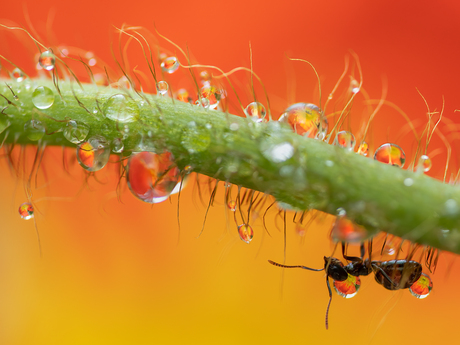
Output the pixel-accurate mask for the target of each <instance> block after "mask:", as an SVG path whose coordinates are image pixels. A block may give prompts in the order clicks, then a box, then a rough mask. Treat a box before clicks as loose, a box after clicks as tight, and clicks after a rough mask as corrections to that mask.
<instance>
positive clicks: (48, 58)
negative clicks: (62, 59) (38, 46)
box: [38, 50, 56, 71]
mask: <svg viewBox="0 0 460 345" xmlns="http://www.w3.org/2000/svg"><path fill="white" fill-rule="evenodd" d="M38 63H39V64H40V66H41V67H42V68H44V69H46V70H47V71H51V70H52V69H53V68H54V65H55V64H56V56H55V55H54V54H53V53H52V52H51V51H49V50H47V51H44V52H43V53H41V54H40V57H39V58H38Z"/></svg>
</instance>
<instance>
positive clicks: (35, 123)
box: [24, 120, 45, 141]
mask: <svg viewBox="0 0 460 345" xmlns="http://www.w3.org/2000/svg"><path fill="white" fill-rule="evenodd" d="M24 132H25V134H26V135H27V138H29V140H32V141H38V140H40V139H41V138H43V136H44V135H45V126H43V124H42V123H41V121H39V120H29V121H27V122H26V123H25V124H24Z"/></svg>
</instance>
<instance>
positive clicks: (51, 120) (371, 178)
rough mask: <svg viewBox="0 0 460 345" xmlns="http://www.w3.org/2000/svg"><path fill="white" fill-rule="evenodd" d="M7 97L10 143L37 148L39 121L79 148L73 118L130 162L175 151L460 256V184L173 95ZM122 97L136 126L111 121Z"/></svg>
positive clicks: (25, 91)
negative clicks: (144, 154)
mask: <svg viewBox="0 0 460 345" xmlns="http://www.w3.org/2000/svg"><path fill="white" fill-rule="evenodd" d="M8 86H9V87H8ZM38 86H46V87H48V88H50V89H51V90H52V91H53V92H54V103H53V105H52V106H50V107H49V108H48V109H42V110H40V109H37V107H36V106H35V105H34V103H33V92H34V90H35V88H36V87H38ZM0 93H1V95H3V97H0V106H1V108H2V109H3V112H2V114H1V115H0V116H1V117H0V121H2V122H0V123H3V124H5V123H7V124H9V126H8V127H7V128H6V129H5V130H4V131H3V133H2V136H1V138H0V139H1V140H2V141H3V140H5V142H6V143H17V144H34V145H36V144H37V141H32V140H30V139H29V138H28V136H27V133H26V132H25V131H24V124H25V123H26V122H28V121H30V120H31V119H34V120H39V121H40V122H41V123H42V124H43V125H44V126H45V128H46V134H45V136H44V137H43V138H42V139H41V140H40V142H39V143H41V144H46V145H60V146H73V147H75V144H72V143H71V142H69V141H68V140H66V138H65V137H64V136H63V133H62V129H63V128H64V127H65V126H66V124H67V122H68V121H70V120H73V121H77V122H79V123H84V124H86V125H88V126H89V128H90V132H89V135H88V137H91V136H93V135H101V136H104V137H105V138H106V139H107V140H109V141H112V140H114V139H116V138H122V139H123V143H124V146H125V152H124V154H125V155H127V154H128V153H129V152H130V151H156V152H161V151H163V150H168V151H170V152H172V153H173V155H174V157H175V161H176V163H177V165H178V166H179V167H180V168H181V169H183V168H184V167H185V166H187V165H190V166H191V167H192V169H193V171H195V172H198V173H201V174H205V175H208V176H211V177H214V178H216V179H219V180H224V181H228V182H230V183H233V184H236V185H240V186H244V187H246V188H250V189H254V190H257V191H261V192H264V193H267V194H270V195H272V196H274V197H275V198H276V199H277V200H278V201H280V202H283V203H285V204H288V205H290V206H292V208H294V209H298V210H309V209H316V210H320V211H323V212H327V213H330V214H336V212H337V209H338V208H343V209H344V210H346V213H347V217H348V218H349V219H351V220H352V221H354V222H356V223H357V224H359V225H362V226H363V227H365V228H366V229H367V230H368V231H369V233H370V234H373V233H375V232H377V231H386V232H389V233H392V234H394V235H397V236H401V237H403V238H405V239H409V240H411V241H414V242H417V243H421V244H426V245H430V246H433V247H436V248H439V249H442V250H449V251H452V252H456V253H460V232H459V229H460V190H459V189H458V188H457V187H454V186H452V185H446V184H443V183H441V182H440V181H438V180H435V179H432V178H430V177H427V176H425V175H424V174H422V173H413V172H411V171H407V170H402V169H399V168H397V167H393V166H390V165H385V164H382V163H379V162H377V161H374V160H372V159H370V158H365V157H362V156H360V155H358V154H356V153H354V152H352V151H347V150H345V149H342V148H340V147H337V146H332V145H328V144H326V143H325V142H322V141H319V140H313V139H308V138H305V137H302V136H299V135H297V134H295V133H293V132H292V130H291V129H290V128H288V127H285V126H284V125H283V124H281V123H279V122H277V121H271V122H267V123H255V122H254V121H252V120H251V119H247V118H242V117H238V116H235V115H231V114H227V113H222V112H219V111H214V110H207V109H204V108H203V107H200V106H195V105H191V104H188V103H183V102H179V101H174V100H173V99H171V98H169V97H159V96H155V95H147V94H142V93H135V92H133V91H130V90H120V89H112V88H109V87H100V86H97V87H96V86H94V85H88V84H83V85H81V86H80V85H78V84H77V83H71V82H69V81H65V82H64V81H61V82H60V83H59V85H58V88H56V87H55V86H54V85H53V83H52V82H51V81H50V80H46V79H45V80H28V79H26V80H25V81H23V82H22V83H16V82H12V81H11V80H2V82H1V85H0ZM14 94H15V95H16V96H17V97H16V98H15V97H14ZM116 94H122V95H124V96H125V99H126V100H127V101H128V102H132V103H135V106H134V108H135V111H134V112H133V114H134V121H133V122H129V123H121V122H120V121H114V120H111V119H109V118H107V117H106V115H107V112H108V111H110V109H108V106H109V104H110V102H108V100H109V98H110V97H111V96H113V95H116ZM136 107H138V108H139V111H138V112H137V108H136ZM129 109H131V110H132V109H133V108H132V107H131V106H130V108H129ZM3 127H4V126H3ZM0 129H1V128H0Z"/></svg>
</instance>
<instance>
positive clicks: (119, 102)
mask: <svg viewBox="0 0 460 345" xmlns="http://www.w3.org/2000/svg"><path fill="white" fill-rule="evenodd" d="M103 111H104V114H105V116H106V117H107V118H108V119H110V120H112V121H117V122H120V123H130V122H135V121H137V120H138V119H139V114H140V111H139V106H138V105H137V103H136V101H134V100H133V99H131V98H130V97H128V96H125V95H123V94H116V95H113V96H111V97H110V98H109V99H108V100H107V102H105V104H104V108H103Z"/></svg>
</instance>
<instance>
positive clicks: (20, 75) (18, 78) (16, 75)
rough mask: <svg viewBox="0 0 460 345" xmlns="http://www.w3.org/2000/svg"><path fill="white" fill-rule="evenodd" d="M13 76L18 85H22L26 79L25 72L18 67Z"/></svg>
mask: <svg viewBox="0 0 460 345" xmlns="http://www.w3.org/2000/svg"><path fill="white" fill-rule="evenodd" d="M11 76H12V77H13V79H15V80H16V81H17V82H18V83H20V82H21V81H23V80H24V79H25V78H26V75H25V74H24V72H23V71H22V70H20V69H19V68H17V67H16V68H15V69H14V70H13V71H12V72H11Z"/></svg>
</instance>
